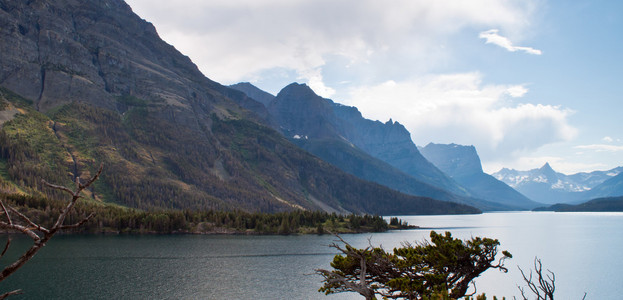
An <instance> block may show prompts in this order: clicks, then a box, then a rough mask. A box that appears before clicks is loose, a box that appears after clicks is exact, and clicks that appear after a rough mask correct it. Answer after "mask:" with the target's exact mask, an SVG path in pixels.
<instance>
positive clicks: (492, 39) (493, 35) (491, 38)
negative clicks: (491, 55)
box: [478, 29, 543, 55]
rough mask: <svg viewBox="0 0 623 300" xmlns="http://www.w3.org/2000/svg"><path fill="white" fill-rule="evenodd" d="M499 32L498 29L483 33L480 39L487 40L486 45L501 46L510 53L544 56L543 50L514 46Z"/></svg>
mask: <svg viewBox="0 0 623 300" xmlns="http://www.w3.org/2000/svg"><path fill="white" fill-rule="evenodd" d="M498 32H499V30H498V29H491V30H487V31H483V32H481V33H480V34H479V35H478V37H479V38H481V39H486V40H487V41H486V42H485V43H487V44H494V45H497V46H500V47H502V48H504V49H506V50H508V51H510V52H515V51H523V52H526V53H528V54H534V55H541V54H543V52H542V51H541V50H538V49H534V48H531V47H522V46H513V43H512V42H511V41H510V40H509V39H508V38H506V37H503V36H501V35H499V34H498Z"/></svg>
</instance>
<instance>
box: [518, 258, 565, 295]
mask: <svg viewBox="0 0 623 300" xmlns="http://www.w3.org/2000/svg"><path fill="white" fill-rule="evenodd" d="M517 268H518V269H519V271H520V272H521V276H522V277H523V280H524V281H525V282H526V284H528V288H529V289H530V291H531V292H532V293H533V294H534V295H535V296H536V297H537V300H554V291H555V290H556V283H555V281H556V275H554V272H552V271H550V270H547V272H549V274H543V265H542V264H541V260H540V259H538V258H536V257H535V258H534V272H535V273H536V277H537V278H536V280H533V279H532V270H530V273H529V274H528V276H526V274H525V273H524V271H523V270H522V269H521V268H520V267H519V266H517ZM535 281H536V282H535ZM517 288H518V289H519V291H520V292H521V297H522V298H523V299H524V300H528V297H527V296H526V294H525V289H524V288H522V287H520V286H517Z"/></svg>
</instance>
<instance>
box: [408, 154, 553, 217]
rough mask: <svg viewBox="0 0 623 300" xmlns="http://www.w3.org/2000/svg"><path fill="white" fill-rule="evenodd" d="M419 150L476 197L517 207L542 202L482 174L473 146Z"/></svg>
mask: <svg viewBox="0 0 623 300" xmlns="http://www.w3.org/2000/svg"><path fill="white" fill-rule="evenodd" d="M420 152H421V153H422V155H424V157H426V159H428V160H429V161H430V162H432V163H433V164H435V166H437V167H438V168H439V169H440V170H441V171H443V172H444V173H446V174H448V175H450V177H452V179H454V180H456V181H457V182H458V183H459V184H461V185H462V186H464V187H465V188H467V189H468V190H469V191H470V192H471V193H472V194H473V195H474V196H476V197H479V198H481V199H485V200H488V201H492V202H497V203H502V204H505V205H508V206H511V207H516V208H518V209H532V208H535V207H537V206H539V205H541V204H540V203H536V202H534V201H532V200H530V199H528V198H527V197H526V196H524V195H522V194H521V193H519V192H517V191H516V190H514V189H513V188H511V187H510V186H508V185H507V184H506V183H504V182H502V181H499V180H497V179H495V178H494V177H493V176H491V175H489V174H486V173H484V172H483V170H482V164H481V162H480V157H479V156H478V153H477V152H476V148H475V147H474V146H461V145H456V144H449V145H445V144H433V143H430V144H428V145H426V146H425V147H423V148H420Z"/></svg>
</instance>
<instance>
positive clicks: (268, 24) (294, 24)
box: [128, 0, 536, 92]
mask: <svg viewBox="0 0 623 300" xmlns="http://www.w3.org/2000/svg"><path fill="white" fill-rule="evenodd" d="M533 2H536V0H531V1H524V0H510V1H500V0H471V1H469V3H467V2H465V1H456V0H436V1H428V0H396V1H392V3H391V5H389V4H388V3H386V2H383V1H377V0H343V1H333V0H262V1H259V0H234V1H230V0H227V1H224V0H214V1H200V0H178V1H170V0H128V3H129V4H130V5H131V6H132V8H133V10H134V11H135V12H137V13H138V14H139V15H140V16H142V17H144V18H146V19H147V20H148V21H150V22H153V23H154V24H155V26H156V28H157V29H158V32H159V33H160V35H161V36H162V37H163V38H164V39H165V40H166V41H168V42H169V43H171V44H173V45H175V47H176V48H178V49H179V50H180V51H181V52H182V53H184V54H186V55H188V56H190V57H191V59H192V60H193V61H194V62H195V63H196V64H197V65H198V66H199V68H200V69H201V70H202V71H203V72H204V73H205V74H206V75H207V76H208V77H210V78H212V79H214V80H217V81H219V82H222V83H234V82H237V81H242V80H249V79H252V78H254V76H257V74H259V73H261V72H263V71H266V70H270V69H286V70H294V71H295V73H296V74H297V76H298V77H302V78H305V79H306V80H307V81H308V83H309V84H310V85H311V84H312V82H313V80H316V86H324V87H323V89H327V90H328V91H330V90H329V89H328V87H326V85H325V84H324V83H322V82H318V80H319V79H321V80H322V78H319V77H317V76H316V77H306V75H307V74H309V73H314V72H315V73H317V74H322V71H323V68H324V67H325V66H326V64H327V59H328V58H329V57H332V56H339V57H342V58H344V59H345V60H346V61H347V63H346V65H343V66H341V67H342V68H346V67H353V69H357V70H361V71H360V75H361V76H364V75H365V76H368V77H372V78H375V79H378V78H379V77H381V78H385V79H380V81H382V80H386V78H396V76H384V75H386V74H390V75H391V73H399V72H407V71H408V72H414V71H415V70H417V69H422V68H424V69H425V68H427V67H430V66H431V65H434V64H436V63H437V62H443V61H445V59H444V55H446V54H447V52H448V51H451V50H448V49H445V48H444V47H443V45H444V44H445V43H446V41H447V40H448V39H449V38H450V37H451V36H452V35H453V34H456V33H458V32H460V31H461V30H463V29H465V28H475V27H496V28H503V29H504V30H505V31H508V32H518V31H521V30H522V29H523V28H525V27H527V26H528V23H527V22H526V20H528V19H529V16H530V15H531V14H532V11H533V10H534V5H533ZM348 79H349V80H350V79H351V78H348ZM340 80H344V78H342V79H340ZM376 82H379V80H377V81H376ZM320 92H321V91H320Z"/></svg>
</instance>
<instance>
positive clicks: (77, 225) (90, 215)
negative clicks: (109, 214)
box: [59, 214, 95, 230]
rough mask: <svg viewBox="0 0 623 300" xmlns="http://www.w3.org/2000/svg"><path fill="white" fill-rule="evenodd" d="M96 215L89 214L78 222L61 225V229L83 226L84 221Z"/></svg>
mask: <svg viewBox="0 0 623 300" xmlns="http://www.w3.org/2000/svg"><path fill="white" fill-rule="evenodd" d="M94 216H95V214H89V215H88V216H87V217H86V218H84V219H83V220H82V221H80V222H78V223H76V224H72V225H61V227H60V228H59V229H61V230H62V229H71V228H78V227H80V226H82V225H83V224H84V223H86V222H88V221H89V220H90V219H91V218H93V217H94Z"/></svg>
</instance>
